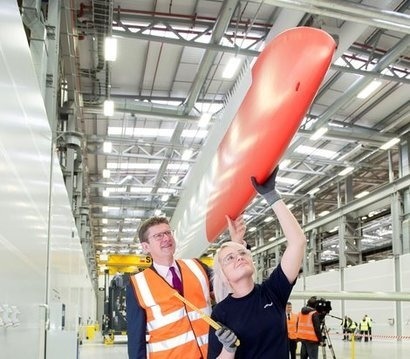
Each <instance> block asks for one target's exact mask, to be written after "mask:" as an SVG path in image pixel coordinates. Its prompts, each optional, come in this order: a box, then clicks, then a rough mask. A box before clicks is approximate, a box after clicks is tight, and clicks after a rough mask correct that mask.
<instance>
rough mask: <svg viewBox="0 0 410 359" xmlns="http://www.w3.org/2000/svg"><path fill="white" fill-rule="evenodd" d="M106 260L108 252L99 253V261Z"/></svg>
mask: <svg viewBox="0 0 410 359" xmlns="http://www.w3.org/2000/svg"><path fill="white" fill-rule="evenodd" d="M107 260H108V254H105V253H104V254H103V253H101V254H100V261H107Z"/></svg>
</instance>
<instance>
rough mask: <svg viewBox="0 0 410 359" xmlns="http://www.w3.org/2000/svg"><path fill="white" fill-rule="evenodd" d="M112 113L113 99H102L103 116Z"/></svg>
mask: <svg viewBox="0 0 410 359" xmlns="http://www.w3.org/2000/svg"><path fill="white" fill-rule="evenodd" d="M112 115H114V101H112V100H105V101H104V116H112Z"/></svg>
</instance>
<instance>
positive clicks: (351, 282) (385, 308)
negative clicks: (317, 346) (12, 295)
mask: <svg viewBox="0 0 410 359" xmlns="http://www.w3.org/2000/svg"><path fill="white" fill-rule="evenodd" d="M399 263H400V265H399V273H397V276H398V277H399V278H400V279H401V291H400V292H410V281H409V280H408V278H409V277H410V255H409V254H406V255H403V256H400V258H399ZM343 277H344V283H342V278H343ZM395 277H396V273H395V264H394V259H393V258H388V259H384V260H380V261H376V262H371V263H365V264H361V265H357V266H352V267H348V268H345V270H344V273H343V275H342V273H341V272H340V271H339V270H334V271H331V272H324V273H320V274H317V275H314V276H308V277H305V278H299V279H298V281H297V283H296V285H295V287H294V292H295V293H296V292H298V294H299V293H303V291H309V292H315V291H317V292H318V293H320V292H336V293H337V292H339V291H341V290H342V289H343V291H346V292H388V293H395V280H396V279H395ZM325 299H326V298H325ZM409 300H410V297H409ZM291 301H292V303H293V307H294V309H295V310H300V307H301V305H303V303H304V301H303V300H300V299H292V297H291ZM331 303H332V311H331V312H330V314H331V315H334V316H337V317H343V316H344V315H348V316H349V317H351V318H352V319H353V320H355V321H356V322H360V320H361V319H362V318H363V316H364V314H367V315H368V316H370V317H371V318H372V319H373V329H372V334H374V335H375V336H377V335H380V336H384V337H386V336H387V337H391V338H392V339H394V338H395V337H396V336H397V335H398V334H399V331H400V329H399V328H401V330H402V335H404V336H409V335H410V303H409V301H403V302H401V303H400V302H399V303H400V305H401V308H402V316H401V318H400V317H399V318H398V317H397V312H396V302H395V301H376V300H338V299H332V300H331ZM326 323H327V326H328V327H329V328H331V329H332V331H333V332H335V331H338V332H340V329H341V328H340V321H339V320H338V319H335V318H332V317H331V316H327V317H326ZM386 339H387V338H386Z"/></svg>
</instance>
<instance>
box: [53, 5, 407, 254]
mask: <svg viewBox="0 0 410 359" xmlns="http://www.w3.org/2000/svg"><path fill="white" fill-rule="evenodd" d="M409 5H410V1H332V2H330V1H320V0H298V1H285V0H283V1H274V0H266V1H256V0H255V1H238V0H225V1H220V0H213V1H210V0H209V1H204V0H157V1H153V0H139V1H131V0H128V1H109V0H107V1H103V0H94V1H84V2H80V1H76V0H71V1H65V2H64V7H65V10H64V16H63V19H64V21H63V24H62V29H61V61H62V64H63V66H62V69H63V70H62V77H63V78H64V83H65V86H66V88H67V94H66V98H65V100H66V101H65V102H64V105H63V106H62V108H61V111H60V112H61V113H64V111H65V110H66V111H68V110H69V109H70V108H71V107H75V108H76V109H77V116H76V118H77V124H76V128H75V130H76V131H78V132H80V133H81V135H82V140H83V141H84V152H83V161H84V165H85V169H86V170H85V173H86V179H85V182H84V186H85V190H86V194H87V201H88V204H89V211H90V231H91V239H92V247H93V251H95V253H96V255H97V258H98V257H99V255H100V254H110V253H112V254H113V253H119V254H138V253H140V246H139V244H138V241H137V240H136V239H135V236H136V232H137V230H138V226H139V223H140V222H141V221H143V220H144V219H146V218H148V217H150V216H153V215H154V214H159V215H166V216H167V217H170V218H171V217H172V215H173V212H174V210H175V208H176V206H177V205H178V201H179V198H180V196H181V195H182V193H183V192H184V189H185V184H186V178H187V177H189V173H190V169H191V168H192V166H193V164H195V162H196V159H197V157H198V155H199V154H200V153H201V148H202V146H203V145H204V143H205V141H206V140H207V136H208V134H209V133H210V132H211V131H212V129H213V126H214V125H215V124H216V123H218V121H220V119H221V117H222V116H223V115H224V108H225V106H226V104H227V103H228V102H229V99H230V96H231V94H232V93H233V92H234V91H235V83H236V81H237V79H238V77H239V76H240V73H241V68H239V69H238V71H237V72H236V73H235V74H234V76H233V77H232V78H224V76H223V75H224V74H223V72H224V69H225V67H226V65H227V63H228V61H229V60H230V59H231V58H237V59H239V60H240V66H242V68H245V67H246V66H249V64H252V62H253V61H254V59H255V58H257V56H258V54H259V52H260V51H262V49H263V47H264V45H265V43H266V41H269V40H270V39H271V38H273V37H274V36H276V35H277V34H279V33H281V32H282V31H284V30H286V29H288V28H292V27H296V26H308V27H316V28H320V29H323V30H325V31H327V32H328V33H329V34H331V35H332V36H333V37H334V38H335V39H336V40H337V43H338V47H337V50H336V55H335V56H334V59H333V62H332V65H331V67H330V69H329V71H328V74H327V76H326V78H325V80H324V81H323V83H322V85H321V88H320V90H319V92H318V93H317V96H316V98H315V100H314V102H313V104H312V106H311V107H310V109H309V111H308V113H307V114H306V117H305V119H304V120H303V122H302V125H301V127H300V129H299V131H298V132H297V134H296V136H295V138H294V140H293V141H292V143H291V145H290V146H289V148H288V150H287V151H286V153H285V155H284V157H283V158H282V161H281V167H280V168H281V170H280V172H279V178H278V187H279V190H280V192H281V193H282V195H283V197H284V199H285V201H286V203H287V204H289V205H290V206H292V211H293V212H294V213H295V215H296V216H297V218H298V219H299V220H300V221H301V222H302V223H306V221H307V218H306V207H307V206H308V205H309V203H310V201H311V200H312V198H313V199H314V208H315V210H314V211H315V213H316V216H322V215H326V213H328V212H332V211H334V210H336V209H337V208H338V206H340V203H341V201H342V202H344V201H345V198H341V197H340V196H341V195H340V193H341V192H343V188H344V185H345V183H346V180H349V181H351V183H352V188H353V193H351V196H352V197H354V196H357V195H359V194H361V193H363V191H368V192H370V193H372V192H373V191H376V190H377V189H378V188H379V187H380V186H382V185H384V184H386V183H389V181H391V176H392V174H393V176H394V178H397V177H398V176H399V173H398V168H399V160H400V156H399V154H398V153H399V151H398V148H399V146H400V144H396V145H395V146H393V147H391V148H390V149H389V150H383V149H381V146H382V145H383V144H385V143H386V142H388V141H390V140H392V139H395V138H401V139H402V138H404V137H405V136H406V135H408V133H409V129H410V124H409V123H410V121H409V98H410V97H409V93H410V86H409V84H410V51H409V45H410V36H409V34H410V10H409ZM106 37H113V38H115V39H117V58H116V61H105V58H104V39H105V38H106ZM301 61H303V59H301ZM375 81H377V82H376V86H378V87H377V89H375V90H374V92H373V93H372V94H371V95H369V96H367V97H364V98H358V97H357V95H358V94H359V93H360V92H361V91H362V90H364V89H365V88H366V87H367V86H368V85H369V84H371V83H373V84H374V82H375ZM362 97H363V96H362ZM105 100H111V101H113V102H114V113H113V115H111V116H106V115H104V111H103V103H104V101H105ZM62 103H63V102H62ZM204 114H206V115H208V116H209V117H210V121H209V123H208V124H207V125H206V124H205V125H203V124H202V123H200V119H201V117H202V116H203V115H204ZM322 127H325V128H326V129H327V132H326V133H325V134H324V135H322V137H319V138H318V139H312V138H311V137H312V135H313V134H314V133H315V132H316V131H317V130H319V129H320V128H322ZM389 166H391V167H389ZM345 169H347V171H346V172H345V174H341V171H342V170H345ZM391 169H392V170H391ZM107 170H108V171H107ZM347 178H348V179H347ZM346 196H347V195H346ZM371 215H376V216H380V217H381V218H382V219H383V218H384V217H383V216H384V215H385V213H383V210H380V209H379V210H378V211H374V213H371ZM245 216H246V220H247V222H248V234H247V240H248V242H249V243H250V244H251V245H252V246H255V247H256V246H257V244H258V239H257V237H256V236H255V233H256V232H257V231H255V232H253V227H256V228H258V229H260V228H265V231H264V236H266V237H267V238H270V237H272V236H274V235H275V230H276V229H275V228H274V226H272V225H271V224H270V223H269V216H270V210H269V209H268V208H267V206H266V204H265V203H264V202H263V201H262V200H261V199H259V198H257V199H256V200H254V201H253V202H252V203H251V204H250V205H249V206H248V208H247V210H246V211H245ZM387 218H388V217H387ZM368 227H370V225H369V226H368ZM382 229H384V230H385V232H388V231H389V221H388V219H387V220H381V221H380V223H379V225H378V226H377V228H374V229H372V228H368V229H365V232H366V231H367V232H366V233H367V234H368V238H371V236H375V231H377V230H378V231H379V232H380V231H381V230H382ZM379 234H380V233H379ZM377 240H378V243H379V244H380V245H384V244H385V243H386V242H387V243H388V242H389V238H388V237H387V239H386V238H385V237H383V234H380V235H377ZM390 241H391V238H390ZM365 243H367V244H365ZM365 243H364V248H371V247H372V246H374V242H372V241H371V240H369V241H368V242H365ZM372 243H373V244H372ZM366 246H367V247H366ZM336 247H337V236H336V237H332V235H331V231H330V232H329V238H328V240H327V242H326V245H325V246H324V247H323V252H322V259H323V260H334V259H336V258H337V251H336V250H335V248H336ZM200 254H201V253H198V255H200Z"/></svg>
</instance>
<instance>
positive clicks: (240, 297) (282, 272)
mask: <svg viewBox="0 0 410 359" xmlns="http://www.w3.org/2000/svg"><path fill="white" fill-rule="evenodd" d="M276 174H277V169H276V170H275V171H273V173H272V174H271V175H270V176H269V177H268V178H267V179H266V181H265V182H264V183H263V184H259V183H257V182H256V179H254V178H253V179H252V183H253V186H254V187H255V189H256V191H257V192H258V193H259V194H261V195H262V196H263V197H264V198H265V200H266V201H267V203H268V204H269V205H270V206H271V207H272V209H273V211H274V212H275V214H276V216H277V218H278V220H279V224H280V226H281V228H282V230H283V234H284V237H286V239H287V247H286V250H285V252H284V253H283V256H282V258H281V261H280V264H279V265H278V266H277V267H276V268H275V269H274V270H273V271H272V273H271V275H270V276H269V278H267V279H266V280H264V281H263V282H262V283H261V284H255V282H254V280H253V274H254V273H255V266H254V263H253V261H252V256H251V253H250V251H248V250H246V249H245V248H244V247H243V246H242V245H239V244H237V243H233V242H227V243H223V244H222V245H221V248H220V249H219V250H218V251H217V253H216V255H215V258H214V281H213V284H214V293H215V299H216V301H217V304H216V305H215V307H214V309H213V311H212V318H213V319H214V320H216V321H217V322H220V323H222V324H223V325H226V326H227V327H228V328H230V329H231V330H218V331H215V330H214V329H213V328H211V329H210V332H209V351H208V358H209V359H215V358H219V359H222V358H223V359H232V358H236V359H242V358H243V359H251V358H260V359H262V358H275V359H289V348H288V340H287V329H286V319H285V308H286V303H287V301H288V298H289V295H290V293H291V291H292V288H293V285H294V283H295V280H296V278H297V276H298V274H299V270H300V266H301V263H302V259H303V255H304V252H305V246H306V237H305V235H304V233H303V231H302V229H301V227H300V225H299V224H298V222H297V220H296V219H295V217H294V216H293V214H292V213H291V212H290V211H289V209H288V207H287V206H286V205H285V203H284V202H283V201H282V200H281V199H280V195H279V193H278V192H277V191H276V189H275V179H276ZM236 338H238V339H239V340H240V345H239V347H235V346H234V345H233V344H234V343H235V340H236Z"/></svg>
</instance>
